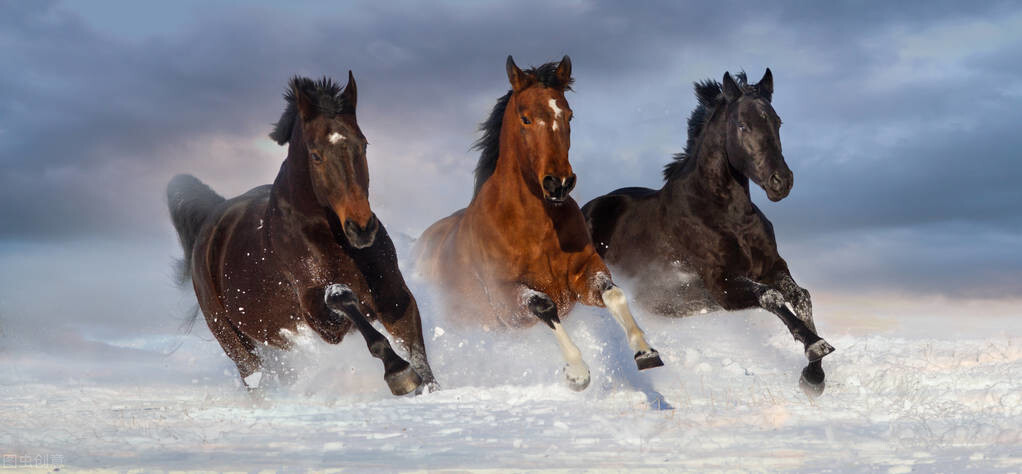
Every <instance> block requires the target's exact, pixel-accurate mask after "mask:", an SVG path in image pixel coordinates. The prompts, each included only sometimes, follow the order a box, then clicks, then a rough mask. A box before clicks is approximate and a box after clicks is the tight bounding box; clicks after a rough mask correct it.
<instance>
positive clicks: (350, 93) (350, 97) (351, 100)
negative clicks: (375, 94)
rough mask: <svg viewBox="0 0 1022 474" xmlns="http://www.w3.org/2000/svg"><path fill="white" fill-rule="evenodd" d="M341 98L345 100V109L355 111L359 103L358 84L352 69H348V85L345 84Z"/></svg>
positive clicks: (349, 111) (350, 111)
mask: <svg viewBox="0 0 1022 474" xmlns="http://www.w3.org/2000/svg"><path fill="white" fill-rule="evenodd" d="M341 99H343V100H344V107H345V110H344V111H345V112H348V113H355V105H356V104H358V85H356V84H355V75H354V74H352V73H351V69H348V85H346V86H344V92H341Z"/></svg>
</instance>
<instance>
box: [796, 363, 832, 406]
mask: <svg viewBox="0 0 1022 474" xmlns="http://www.w3.org/2000/svg"><path fill="white" fill-rule="evenodd" d="M798 386H799V388H801V389H802V392H803V393H805V394H806V396H807V397H809V398H817V397H819V396H820V395H823V389H824V388H826V387H827V382H826V375H825V374H824V373H823V366H822V365H820V363H819V362H814V363H811V364H809V365H807V366H806V367H805V368H804V369H802V376H801V377H799V380H798Z"/></svg>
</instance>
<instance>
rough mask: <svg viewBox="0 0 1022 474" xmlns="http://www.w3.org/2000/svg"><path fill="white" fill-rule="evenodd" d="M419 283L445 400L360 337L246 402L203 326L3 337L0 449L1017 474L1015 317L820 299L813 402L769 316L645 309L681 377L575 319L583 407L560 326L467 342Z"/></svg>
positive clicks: (606, 323)
mask: <svg viewBox="0 0 1022 474" xmlns="http://www.w3.org/2000/svg"><path fill="white" fill-rule="evenodd" d="M402 247H403V246H402ZM405 275H411V272H410V271H408V270H407V269H406V271H405ZM410 283H411V286H412V289H413V291H414V292H415V294H416V296H417V298H418V301H419V304H420V308H421V310H422V312H423V316H424V333H425V334H426V336H427V337H426V343H427V349H428V351H429V357H430V362H431V365H432V367H433V371H434V373H435V374H436V376H437V378H438V379H439V382H440V383H441V385H442V390H440V391H438V392H435V393H431V394H427V395H422V396H418V397H412V396H407V397H394V396H392V395H390V392H389V390H388V389H387V387H386V384H385V383H384V381H383V370H382V367H381V364H380V363H379V361H377V360H375V359H373V358H372V357H371V356H370V355H369V354H368V351H367V350H366V348H365V343H364V341H363V340H362V339H361V338H359V337H357V336H353V337H348V338H346V339H345V341H344V342H342V343H341V344H339V345H336V346H332V345H329V344H326V343H324V342H322V341H321V340H320V339H319V338H318V337H317V336H315V335H314V334H312V332H311V331H310V330H308V329H303V330H301V331H299V332H298V333H296V334H291V335H290V336H289V337H291V338H292V340H293V341H294V342H295V344H296V349H295V350H294V351H292V352H288V353H281V352H277V351H271V350H267V351H266V352H265V355H266V357H268V358H269V359H270V361H271V363H269V364H267V366H266V367H264V370H263V373H262V374H261V381H260V382H259V383H260V386H261V387H262V391H261V392H259V394H250V393H248V392H247V391H245V390H244V389H243V388H242V386H241V381H240V379H239V378H238V375H237V372H236V370H235V369H234V367H233V364H232V363H231V362H230V361H229V360H228V359H227V358H226V356H225V355H223V353H222V351H221V349H220V348H219V346H218V345H217V343H216V341H215V340H213V339H212V336H211V335H210V334H209V332H208V330H207V329H206V328H205V327H200V326H202V325H201V320H200V324H198V325H196V327H195V329H194V331H193V334H192V335H188V336H179V335H170V336H167V337H165V338H143V339H139V340H127V341H125V340H106V341H92V342H91V344H94V346H89V347H92V349H90V350H88V351H83V352H76V351H70V350H67V351H61V350H54V349H51V348H38V347H32V346H21V345H19V344H18V343H17V341H16V338H15V337H13V335H12V334H11V331H10V330H7V331H6V334H5V337H4V339H3V340H0V347H2V348H3V349H2V351H0V377H2V379H3V380H4V384H3V385H2V386H0V450H2V451H3V453H5V454H6V453H10V454H12V455H16V456H32V457H34V456H51V459H59V460H60V461H61V464H63V466H64V469H68V468H70V469H90V468H113V469H130V468H143V469H200V468H201V469H229V468H235V469H238V468H241V469H247V470H255V469H277V470H281V469H293V470H297V469H310V468H311V469H321V468H328V467H345V468H350V469H353V470H356V471H364V470H369V469H383V470H386V471H391V470H411V469H415V470H420V469H460V468H466V469H506V468H520V469H548V468H558V469H589V468H599V469H608V470H620V471H625V470H627V471H679V470H680V471H705V470H757V471H762V470H794V471H818V470H835V471H867V470H870V471H873V470H879V471H887V472H909V471H913V470H915V471H920V470H921V471H943V472H961V471H968V470H979V471H1018V470H1020V469H1022V339H1020V338H1019V335H1020V332H1019V329H1020V326H1022V323H1020V322H1018V321H1019V318H1017V317H1012V318H992V317H990V318H985V317H984V316H983V315H982V314H972V313H970V314H967V315H930V314H914V315H905V316H899V317H897V318H894V317H888V316H878V315H876V314H873V313H871V314H869V315H862V317H861V318H860V317H857V316H850V315H848V313H846V312H845V311H842V310H841V308H839V307H838V305H837V304H836V303H832V302H831V303H828V300H827V299H826V297H825V296H823V297H821V296H817V304H816V315H817V326H818V327H819V328H820V331H821V334H822V335H824V337H826V338H827V340H828V341H829V342H830V343H831V344H833V345H834V346H835V347H836V348H837V351H836V352H834V353H833V354H832V355H830V356H829V357H827V358H826V359H825V363H824V367H825V369H826V370H827V377H828V385H827V389H826V392H825V393H824V395H823V396H822V397H820V398H818V399H815V400H814V399H809V398H807V397H806V396H805V395H804V394H803V393H802V392H801V391H800V390H799V388H798V384H797V381H798V376H799V372H800V370H801V368H802V367H803V366H804V356H803V355H802V350H801V347H800V345H799V344H798V343H796V342H795V341H793V340H792V339H791V337H790V336H789V335H788V334H787V331H786V330H785V329H784V327H783V326H782V325H781V323H780V322H779V321H778V320H777V318H775V317H774V316H772V315H770V314H769V313H766V312H762V311H747V312H738V313H732V314H724V313H712V314H707V315H702V316H696V317H692V318H687V319H680V320H672V319H663V318H656V317H653V316H650V315H647V314H644V313H643V312H641V311H638V310H636V309H634V307H633V310H634V311H635V316H636V319H637V321H638V323H639V325H640V326H642V328H643V329H644V330H645V331H646V334H647V336H648V338H649V341H650V343H651V344H652V345H653V347H654V348H656V349H657V350H659V351H660V354H661V357H662V358H663V360H664V363H665V364H666V365H665V367H661V368H657V369H652V370H649V371H645V372H642V373H640V372H637V371H636V370H635V366H634V361H633V360H632V355H631V351H630V349H629V348H628V345H627V341H626V340H625V337H624V334H623V332H622V330H621V329H620V327H619V326H618V325H617V324H616V323H615V322H614V320H613V318H612V317H611V316H610V314H609V313H608V312H607V311H606V310H602V309H595V308H579V309H576V310H575V311H574V312H573V313H572V314H571V315H570V316H569V317H568V318H566V320H565V321H564V328H565V329H566V330H567V331H568V333H570V334H571V336H572V339H573V340H574V341H575V343H576V344H577V345H578V347H579V349H580V350H581V352H582V356H583V358H584V359H585V361H586V363H587V364H588V365H589V367H590V370H591V373H592V383H591V385H590V386H589V388H588V389H586V390H585V391H583V392H573V391H572V390H570V389H569V388H568V387H567V385H566V384H565V382H564V374H563V372H562V371H563V367H564V361H563V357H562V356H561V354H560V352H559V351H558V348H557V343H556V340H555V338H554V336H553V334H551V331H550V330H549V328H548V327H546V326H545V325H542V324H539V325H536V326H535V327H533V328H530V329H528V330H523V331H516V332H511V333H507V332H502V331H495V330H483V329H481V328H480V329H466V328H461V327H458V325H457V324H455V323H453V322H450V321H446V320H444V319H443V318H442V317H440V316H438V315H440V314H441V311H440V308H439V305H438V304H437V302H436V301H437V298H436V297H434V296H433V294H432V292H431V290H430V288H429V287H428V286H427V285H425V284H424V283H423V282H420V281H415V280H412V281H410ZM622 287H623V288H625V290H626V292H627V289H628V286H627V285H626V284H622ZM851 314H853V315H854V314H855V313H854V312H853V313H851ZM8 318H9V315H8ZM877 320H883V323H877V322H876V321H877ZM962 328H964V329H962ZM178 344H181V345H180V347H179V348H178V349H177V350H176V351H174V352H172V353H169V354H167V353H168V352H170V349H171V348H173V347H174V346H176V345H178ZM56 456H59V457H56Z"/></svg>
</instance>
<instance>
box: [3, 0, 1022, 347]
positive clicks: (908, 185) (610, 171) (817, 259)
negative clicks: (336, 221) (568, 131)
mask: <svg viewBox="0 0 1022 474" xmlns="http://www.w3.org/2000/svg"><path fill="white" fill-rule="evenodd" d="M508 54H513V55H514V57H515V59H516V61H517V63H518V64H519V65H521V66H525V65H530V64H531V65H537V64H540V63H543V62H546V61H549V60H554V59H558V58H560V57H561V56H562V55H564V54H569V55H570V56H571V57H572V60H573V64H574V75H575V79H576V86H575V92H574V93H571V94H569V96H568V100H569V103H570V104H571V106H572V108H573V109H574V111H575V115H576V119H575V120H574V122H573V124H572V132H573V135H574V136H573V137H572V144H573V148H572V151H571V160H572V163H573V165H574V167H575V169H576V171H577V172H578V174H579V186H578V188H577V189H576V191H575V192H574V196H575V198H576V199H577V200H579V201H581V202H585V201H587V200H588V199H591V198H592V197H595V196H597V195H599V194H601V193H603V192H607V191H609V190H612V189H615V188H618V187H622V186H633V185H640V186H648V187H657V186H659V185H660V183H661V180H660V170H661V168H662V166H663V165H664V164H665V163H666V162H667V161H668V160H669V157H670V155H671V154H672V153H674V152H677V151H680V149H681V148H682V146H683V145H684V142H685V130H686V128H685V119H686V118H687V117H688V114H689V112H690V111H691V109H692V107H693V106H694V104H695V98H694V97H693V94H692V82H693V81H696V80H699V79H703V78H707V77H712V78H720V77H721V76H722V75H723V73H724V71H727V70H730V71H732V72H733V71H738V70H742V69H744V70H745V71H748V73H749V75H750V76H751V77H753V78H758V77H759V76H760V75H761V74H762V73H763V70H764V68H765V67H768V66H769V67H770V68H771V69H772V71H773V74H774V78H775V91H776V92H775V95H774V106H775V108H776V110H777V112H778V114H779V115H780V116H781V117H782V118H783V119H784V128H783V130H782V141H783V143H784V149H785V156H786V158H787V161H788V164H789V165H790V166H791V168H792V170H793V171H794V173H795V187H794V189H793V191H792V194H791V196H790V197H788V198H787V199H785V200H784V201H781V202H779V203H771V202H768V201H767V200H766V198H765V196H764V194H763V192H762V190H760V189H758V188H757V189H755V190H754V192H753V195H754V199H755V200H756V201H757V202H758V203H760V205H761V207H762V208H763V210H764V212H765V213H766V214H767V216H769V217H770V218H771V219H772V220H773V222H774V224H775V227H776V229H777V234H778V239H779V241H780V247H781V252H782V255H784V256H785V257H786V258H787V259H788V261H789V264H790V266H791V268H792V270H793V272H794V274H795V277H796V279H797V280H799V281H801V282H802V283H803V284H804V286H807V287H808V288H810V289H811V290H814V292H815V293H823V294H830V295H845V296H846V297H848V298H853V297H854V295H867V294H868V295H883V297H884V298H886V301H901V302H904V301H913V300H917V299H927V298H930V299H932V298H942V299H946V300H949V301H954V300H963V301H964V300H968V301H989V302H991V304H993V303H996V302H1001V303H1003V302H1005V301H1014V299H1015V298H1017V296H1018V294H1019V293H1020V291H1022V207H1020V206H1019V203H1022V190H1020V187H1019V181H1020V178H1022V160H1020V158H1022V156H1020V155H1022V152H1020V150H1022V133H1020V131H1022V6H1020V5H1019V4H1018V3H1016V2H980V3H979V4H974V3H971V2H936V1H925V2H876V3H874V4H864V3H863V2H847V3H838V2H792V3H788V4H773V3H771V4H769V5H768V4H765V3H734V4H732V3H728V2H719V1H715V2H699V3H696V2H690V3H686V2H662V3H661V2H632V3H629V4H625V3H621V2H598V1H585V0H576V1H568V2H549V1H535V2H533V1H522V0H517V1H514V2H468V1H464V2H448V3H443V4H439V5H434V6H430V7H428V8H426V7H423V6H421V5H420V4H418V3H416V2H365V3H358V2H346V3H345V4H343V5H338V4H335V2H330V3H316V2H289V3H287V4H286V5H284V4H281V3H279V2H246V3H244V4H241V3H240V2H222V3H217V2H207V1H181V2H167V3H156V4H150V3H146V2H131V1H96V2H67V3H62V2H45V1H39V2H18V1H0V325H4V324H6V326H7V327H9V328H19V327H20V328H22V329H24V328H25V327H28V326H33V325H38V323H41V322H43V323H45V322H54V323H55V325H50V326H49V327H51V328H52V327H69V328H77V329H76V330H78V331H79V332H81V331H85V332H89V333H90V334H98V335H100V336H103V335H113V336H110V337H116V336H118V335H120V336H124V335H125V334H131V333H133V332H139V331H141V332H145V331H158V330H162V329H165V328H167V327H170V326H172V324H171V323H168V322H166V321H171V322H173V320H174V318H173V315H174V314H176V313H177V312H178V311H179V310H180V308H182V307H184V306H186V303H187V298H188V295H187V294H184V293H182V292H179V291H178V290H176V289H175V288H174V287H173V285H172V279H171V277H170V269H169V265H168V264H169V261H170V259H171V258H172V257H174V255H175V253H176V252H178V250H177V248H176V245H177V243H176V237H175V236H174V234H173V229H172V228H171V226H170V224H169V220H168V216H167V212H166V209H165V203H164V187H165V185H166V182H167V181H168V180H169V178H170V177H171V176H173V175H174V174H176V173H179V172H188V173H192V174H195V175H196V176H198V177H199V178H200V179H202V180H204V181H205V182H207V183H209V184H210V185H211V186H213V188H214V189H216V190H218V191H219V192H221V193H222V194H225V195H233V194H237V193H240V192H243V191H245V190H246V189H248V188H250V187H252V186H255V185H258V184H263V183H269V182H271V181H272V180H273V178H274V176H275V174H276V170H277V168H278V167H279V165H280V162H281V160H282V159H283V157H284V154H285V149H284V148H281V147H278V146H277V145H275V144H274V143H273V142H272V141H271V140H270V139H269V138H267V136H266V135H267V133H268V132H269V131H270V124H271V122H274V121H275V120H276V119H277V118H278V116H279V114H280V112H281V110H282V107H283V100H282V98H281V94H282V93H283V92H284V89H285V85H286V82H287V79H288V77H290V76H291V75H293V74H296V73H297V74H303V75H309V76H317V77H318V76H322V75H327V76H331V77H334V78H338V79H342V80H343V78H344V76H345V74H346V73H347V70H348V69H352V70H353V71H354V73H355V77H356V78H357V80H358V84H359V93H360V97H359V110H358V116H359V122H360V124H361V126H362V129H363V131H364V132H365V134H366V135H367V137H368V138H369V141H370V143H371V144H370V147H369V163H370V172H371V180H372V181H371V183H372V184H371V202H372V205H373V207H374V209H375V211H376V212H377V214H378V215H379V217H380V218H381V220H382V221H383V222H384V223H385V224H386V225H387V226H388V227H389V228H390V229H391V231H392V232H404V233H406V234H408V235H412V236H417V235H418V233H419V232H421V231H422V230H423V229H424V228H425V227H426V226H428V225H429V224H430V223H432V222H433V221H435V220H436V219H438V218H440V217H443V216H445V215H447V214H449V213H450V212H452V211H453V210H455V209H457V208H459V207H462V206H464V205H465V204H466V203H467V202H468V199H469V196H470V193H471V189H472V182H471V180H472V179H471V172H472V169H473V167H474V165H475V159H476V154H475V153H474V152H472V151H470V150H469V146H470V145H471V143H472V141H473V140H474V139H475V138H476V137H477V135H476V132H475V128H476V125H477V124H478V122H480V121H481V120H482V119H483V118H484V117H485V116H486V115H487V113H488V112H489V110H490V108H491V107H492V105H493V103H494V100H495V99H496V98H497V97H498V96H500V95H502V94H503V93H504V92H505V91H506V90H507V88H508V85H507V82H506V76H505V74H504V58H505V57H506V56H507V55H508ZM154 321H161V322H159V323H157V322H154ZM125 328H128V329H125ZM152 328H156V329H152ZM11 331H12V329H8V330H7V332H8V335H9V334H10V332H11ZM100 336H96V337H100Z"/></svg>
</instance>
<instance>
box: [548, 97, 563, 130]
mask: <svg viewBox="0 0 1022 474" xmlns="http://www.w3.org/2000/svg"><path fill="white" fill-rule="evenodd" d="M547 104H549V105H550V110H553V111H554V124H553V125H552V127H553V129H554V131H555V132H556V131H557V121H558V120H560V119H561V108H560V107H558V106H557V99H550V100H549V101H548V102H547Z"/></svg>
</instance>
